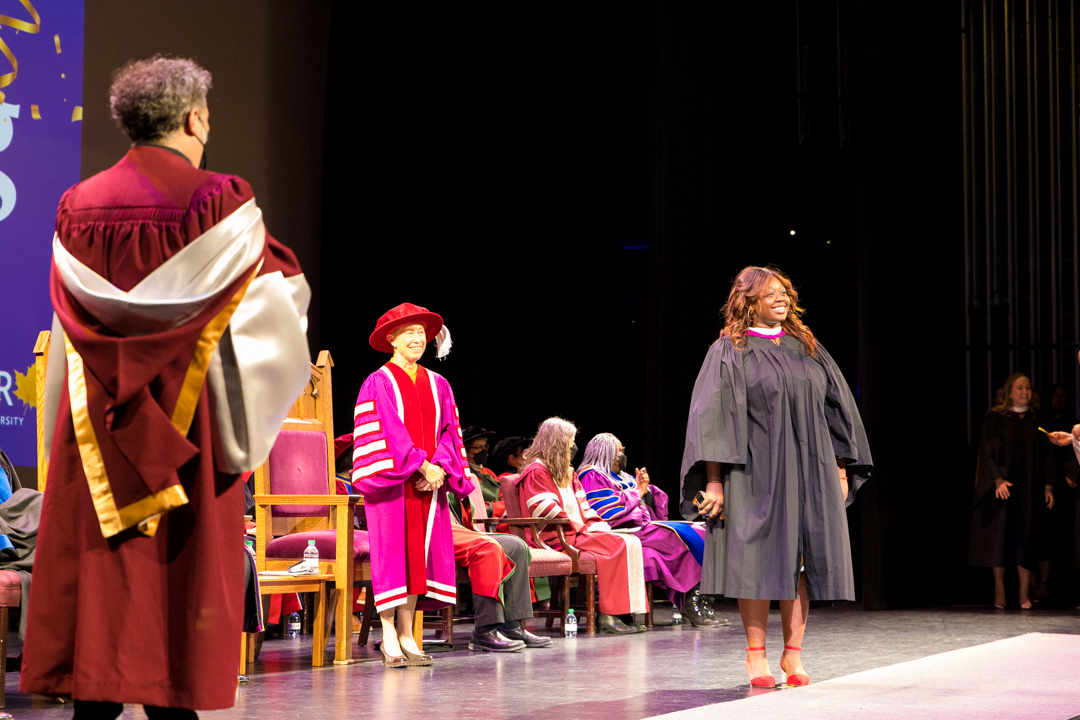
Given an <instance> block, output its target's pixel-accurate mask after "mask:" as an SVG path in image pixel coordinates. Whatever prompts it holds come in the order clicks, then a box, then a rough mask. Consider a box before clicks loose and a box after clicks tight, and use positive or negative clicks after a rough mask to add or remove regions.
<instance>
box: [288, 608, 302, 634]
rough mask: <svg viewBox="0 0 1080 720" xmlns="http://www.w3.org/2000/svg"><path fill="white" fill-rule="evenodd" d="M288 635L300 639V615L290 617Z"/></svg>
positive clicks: (294, 614)
mask: <svg viewBox="0 0 1080 720" xmlns="http://www.w3.org/2000/svg"><path fill="white" fill-rule="evenodd" d="M288 635H289V637H291V638H297V637H300V613H293V614H292V615H290V616H289V625H288Z"/></svg>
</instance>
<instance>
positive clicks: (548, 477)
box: [518, 418, 648, 633]
mask: <svg viewBox="0 0 1080 720" xmlns="http://www.w3.org/2000/svg"><path fill="white" fill-rule="evenodd" d="M576 435H577V428H576V427H575V426H574V425H573V424H572V423H569V422H567V421H566V420H563V419H561V418H548V419H547V420H545V421H544V422H543V423H541V425H540V428H539V430H537V433H536V437H535V438H534V439H533V441H532V444H531V445H530V446H529V449H528V450H526V451H525V468H524V469H523V470H522V473H521V480H520V481H519V485H518V487H519V488H520V493H521V497H522V498H523V499H525V506H526V507H527V508H528V510H529V514H530V515H531V516H532V517H534V518H544V519H553V518H564V519H566V520H567V521H568V524H566V525H564V526H563V535H564V537H565V538H566V542H567V543H569V544H570V545H572V546H574V547H576V548H577V549H578V550H581V551H584V552H589V553H592V555H593V557H594V558H595V559H596V575H597V577H596V579H597V585H598V590H599V595H600V613H599V622H598V623H597V624H598V626H599V628H600V631H601V632H610V633H633V632H644V631H645V629H646V628H645V626H644V625H640V626H639V625H637V624H632V625H627V624H626V622H625V620H620V619H619V617H617V616H620V615H621V616H624V617H625V618H626V619H627V620H629V621H630V622H631V623H633V619H632V618H631V617H629V616H630V615H633V614H638V613H645V612H647V611H648V603H647V600H646V598H645V580H644V576H645V571H644V564H643V552H642V544H641V541H640V540H639V539H638V538H637V537H635V534H634V533H616V532H612V529H611V526H610V525H608V523H606V522H604V521H603V520H602V519H601V518H600V515H598V514H597V512H596V511H595V510H594V509H593V508H592V507H590V506H589V501H588V500H587V499H586V497H585V490H584V488H582V486H581V482H580V481H579V480H578V478H577V475H576V474H575V473H574V468H573V466H572V465H571V464H570V463H571V460H572V458H573V457H574V455H575V453H576V450H575V449H574V437H575V436H576ZM540 537H541V539H543V541H544V543H545V544H546V545H547V546H548V547H550V548H552V549H554V550H560V549H561V547H562V546H561V544H560V543H561V538H560V537H559V535H558V534H557V532H556V531H555V529H554V528H553V527H551V526H547V528H546V529H544V530H543V531H541V533H540ZM526 539H527V540H528V542H529V543H530V544H533V545H534V546H535V547H539V546H540V545H539V543H538V541H537V538H536V537H535V536H534V535H533V533H532V532H531V531H526Z"/></svg>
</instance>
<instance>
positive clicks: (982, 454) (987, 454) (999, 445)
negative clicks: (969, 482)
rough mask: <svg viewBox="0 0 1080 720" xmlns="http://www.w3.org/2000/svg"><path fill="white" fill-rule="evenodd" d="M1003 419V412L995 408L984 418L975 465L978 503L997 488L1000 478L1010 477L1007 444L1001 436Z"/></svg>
mask: <svg viewBox="0 0 1080 720" xmlns="http://www.w3.org/2000/svg"><path fill="white" fill-rule="evenodd" d="M1003 420H1004V418H1003V417H1002V416H1001V414H999V413H996V412H994V411H993V410H991V411H990V412H988V413H986V417H985V418H983V424H982V429H981V430H980V431H979V461H978V464H977V465H976V466H975V502H976V503H978V502H979V501H980V500H982V499H983V498H984V497H986V496H987V495H988V494H993V493H994V491H995V490H997V481H998V479H1002V480H1008V479H1009V471H1008V469H1007V468H1006V467H1005V446H1004V443H1003V442H1002V437H1001V431H1002V424H1003V423H1002V421H1003Z"/></svg>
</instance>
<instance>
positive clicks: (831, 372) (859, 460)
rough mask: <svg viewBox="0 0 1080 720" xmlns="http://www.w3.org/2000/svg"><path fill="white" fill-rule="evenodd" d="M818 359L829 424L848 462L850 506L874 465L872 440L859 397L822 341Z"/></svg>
mask: <svg viewBox="0 0 1080 720" xmlns="http://www.w3.org/2000/svg"><path fill="white" fill-rule="evenodd" d="M814 359H815V360H816V361H817V363H818V365H820V366H821V368H822V369H823V370H824V371H825V377H826V379H827V385H826V390H825V419H826V420H827V421H828V423H829V434H830V435H831V436H832V444H833V452H834V453H836V456H837V457H841V458H844V460H846V461H847V462H846V467H847V476H848V494H847V504H848V505H850V504H851V503H852V502H854V501H855V492H856V491H857V490H858V489H859V487H860V486H862V484H863V483H864V482H866V481H867V480H868V479H869V478H870V472H871V471H872V470H873V468H874V461H873V458H871V456H870V443H869V442H868V441H867V439H866V429H865V428H864V427H863V421H862V416H861V415H860V414H859V408H858V406H857V405H856V404H855V396H854V395H852V394H851V388H850V387H848V384H847V381H846V380H845V379H844V376H843V374H841V372H840V368H838V367H837V366H836V363H835V362H834V361H833V359H832V356H830V355H829V353H828V352H827V351H826V350H825V348H824V347H822V346H821V344H820V343H819V344H818V346H817V351H816V352H815V353H814Z"/></svg>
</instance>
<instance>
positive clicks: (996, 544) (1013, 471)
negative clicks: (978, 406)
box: [968, 373, 1054, 610]
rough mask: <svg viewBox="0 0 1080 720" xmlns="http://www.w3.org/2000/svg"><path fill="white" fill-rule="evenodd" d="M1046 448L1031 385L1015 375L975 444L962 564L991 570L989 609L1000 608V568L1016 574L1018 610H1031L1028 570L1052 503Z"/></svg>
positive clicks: (1039, 553) (1040, 555)
mask: <svg viewBox="0 0 1080 720" xmlns="http://www.w3.org/2000/svg"><path fill="white" fill-rule="evenodd" d="M1051 447H1052V446H1051V445H1050V444H1049V443H1048V442H1047V441H1046V438H1045V437H1044V436H1043V434H1042V433H1041V432H1040V431H1039V426H1038V423H1037V422H1036V420H1035V411H1034V409H1033V408H1032V407H1031V381H1030V380H1028V378H1027V376H1026V375H1021V374H1020V373H1016V374H1014V375H1010V376H1009V377H1008V379H1007V380H1006V381H1005V388H1004V392H1003V393H1002V395H1001V399H1000V400H998V402H997V403H996V404H995V405H994V407H993V408H992V409H991V410H990V412H988V413H987V414H986V418H985V419H984V420H983V426H982V433H981V437H980V439H979V464H978V467H977V468H976V471H975V501H974V505H973V506H972V510H971V538H970V542H969V545H968V564H969V565H974V566H977V567H992V568H993V569H994V607H997V608H1004V607H1005V567H1006V566H1007V565H1014V564H1015V565H1016V568H1017V570H1018V572H1019V575H1020V608H1021V609H1023V610H1029V609H1031V599H1030V595H1029V592H1030V586H1031V570H1032V569H1034V568H1036V567H1038V561H1039V560H1042V559H1044V555H1045V553H1046V547H1045V537H1044V536H1045V530H1046V529H1047V523H1046V522H1045V521H1042V522H1040V519H1041V518H1044V517H1045V515H1044V513H1043V512H1042V510H1043V509H1044V508H1051V507H1053V504H1054V490H1053V485H1052V483H1053V475H1052V471H1051V468H1052V456H1051Z"/></svg>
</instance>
